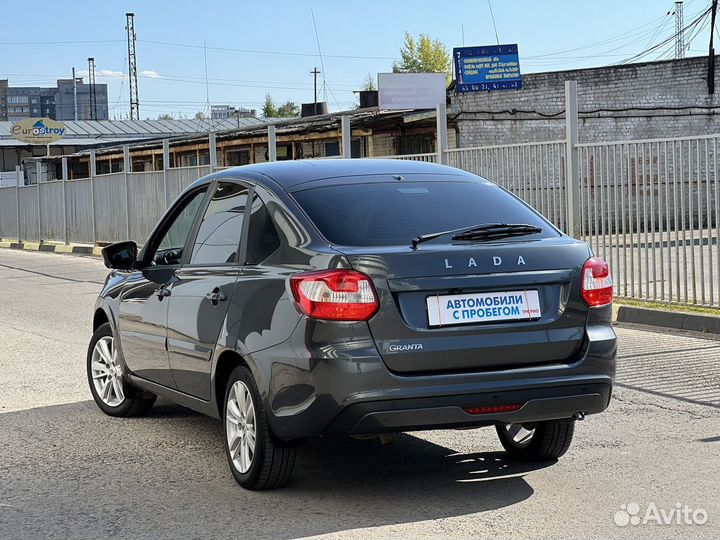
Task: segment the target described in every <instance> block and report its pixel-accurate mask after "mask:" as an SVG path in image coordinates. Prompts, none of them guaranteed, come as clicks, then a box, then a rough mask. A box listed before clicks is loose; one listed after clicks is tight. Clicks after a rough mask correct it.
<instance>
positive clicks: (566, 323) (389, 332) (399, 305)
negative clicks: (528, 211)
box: [340, 237, 589, 373]
mask: <svg viewBox="0 0 720 540" xmlns="http://www.w3.org/2000/svg"><path fill="white" fill-rule="evenodd" d="M340 249H341V250H342V251H343V252H344V253H345V254H346V256H347V257H348V259H349V260H350V263H351V265H352V267H353V268H354V269H355V270H358V271H360V272H364V273H365V274H367V275H368V276H370V277H371V279H372V281H373V284H374V286H375V288H376V290H377V292H378V297H379V302H380V308H379V310H378V313H377V314H376V315H375V316H374V317H373V318H372V319H370V321H369V325H370V330H371V332H372V335H373V337H374V339H375V341H376V344H377V346H378V349H379V351H380V353H381V355H382V358H383V360H384V362H385V364H386V365H387V367H388V368H389V369H390V370H392V371H395V372H399V373H427V372H448V371H465V370H472V371H477V370H502V369H512V368H517V367H523V366H531V365H543V364H549V363H564V362H568V361H571V360H572V358H573V356H574V355H575V354H577V351H578V350H579V348H580V347H581V346H582V342H583V338H584V331H585V320H586V317H587V309H588V308H587V306H586V305H585V304H584V303H583V302H582V300H581V299H580V295H579V287H580V283H579V281H580V280H579V275H580V273H581V269H582V265H583V263H584V262H585V261H586V260H587V258H588V257H589V250H588V248H587V245H586V244H584V243H582V242H578V241H575V240H573V239H571V238H568V237H557V238H550V239H543V240H532V241H528V240H519V239H514V240H511V241H506V242H492V243H487V242H481V243H462V244H459V243H432V244H431V243H428V244H423V245H422V246H421V247H419V249H417V250H412V249H410V248H409V247H404V246H395V247H378V246H375V247H372V248H370V247H368V248H340ZM473 310H474V312H473ZM488 310H489V311H488Z"/></svg>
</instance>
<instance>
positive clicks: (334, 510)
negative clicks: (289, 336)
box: [0, 402, 551, 538]
mask: <svg viewBox="0 0 720 540" xmlns="http://www.w3.org/2000/svg"><path fill="white" fill-rule="evenodd" d="M0 430H2V432H4V433H12V435H11V436H10V437H8V438H6V439H5V440H4V441H2V442H0V461H1V462H2V463H3V467H2V468H0V481H2V483H3V484H4V485H5V486H6V487H5V488H4V493H2V494H1V495H0V503H1V504H0V506H2V505H4V506H3V507H2V508H0V512H2V514H1V515H0V521H4V522H5V524H6V528H5V531H6V532H11V533H12V534H9V535H8V537H9V538H13V537H17V538H20V537H29V536H35V535H36V534H38V533H41V532H42V531H43V530H47V529H43V527H44V526H45V527H46V525H43V524H44V523H52V527H53V531H54V532H55V534H57V535H58V536H61V537H67V536H73V537H78V538H85V537H87V538H91V537H102V536H107V535H109V534H114V533H118V532H121V533H122V534H124V535H126V536H130V537H153V538H161V537H173V538H179V537H212V538H223V537H230V536H233V535H234V534H235V533H236V532H237V531H236V530H234V529H233V528H232V527H231V526H230V525H231V524H232V523H235V522H242V523H243V527H242V532H243V534H242V536H244V537H249V535H251V534H257V535H260V536H261V537H263V538H268V537H271V538H280V537H282V538H287V537H299V536H309V535H314V534H324V533H335V532H339V531H344V530H349V529H358V528H365V527H378V526H383V525H395V524H403V523H410V522H422V521H426V520H436V519H442V518H448V517H455V516H464V515H468V514H475V513H481V512H487V511H491V510H495V509H498V508H503V507H506V506H509V505H513V504H516V503H519V502H521V501H523V500H525V499H527V498H528V497H530V496H531V495H532V494H533V489H532V487H531V486H530V485H529V484H528V482H526V480H525V479H524V475H526V474H527V473H530V472H531V471H533V470H537V469H539V468H542V467H545V466H547V465H550V464H551V463H544V464H525V463H514V462H511V461H508V460H507V459H506V458H505V456H504V454H502V453H500V452H497V451H483V447H482V446H483V445H482V444H478V449H477V451H472V452H467V451H465V452H463V451H458V449H456V448H451V447H448V446H444V445H443V444H442V443H441V442H440V441H442V440H443V434H442V432H435V433H434V434H433V438H434V440H435V441H436V442H430V441H428V440H425V439H424V438H421V437H419V436H414V435H410V434H397V435H395V436H394V440H393V442H392V443H391V444H389V445H385V446H383V445H381V444H380V442H379V440H377V439H372V440H356V439H351V438H345V437H343V438H332V439H319V440H311V441H309V442H308V444H307V445H305V446H304V447H302V448H301V449H300V452H299V454H298V462H297V466H296V470H295V475H294V477H293V479H292V480H291V482H290V484H289V485H288V486H286V487H285V488H283V489H278V490H272V491H265V492H250V491H245V490H243V489H241V488H240V487H239V486H237V485H236V484H235V482H234V480H233V478H232V476H231V474H230V472H229V470H228V464H227V461H226V458H225V454H224V451H223V447H222V432H221V424H220V422H219V421H218V420H215V419H211V418H207V417H205V416H202V415H199V414H196V413H194V412H192V411H189V410H188V409H185V408H183V407H180V406H177V405H174V404H169V403H168V402H159V403H158V404H157V405H156V406H155V407H154V408H153V409H152V410H151V411H150V413H149V415H148V416H146V417H144V418H136V419H116V418H110V417H108V416H105V415H104V414H102V413H101V412H100V411H99V410H98V409H97V408H96V407H95V405H94V404H93V403H92V402H80V403H72V404H67V405H58V406H53V407H45V408H40V409H31V410H27V411H20V412H13V413H5V414H1V415H0ZM466 433H467V436H468V437H469V438H472V437H474V436H475V434H476V433H477V432H475V431H468V432H466ZM455 440H457V438H455ZM470 440H472V439H470ZM485 446H487V444H485ZM108 486H111V487H112V489H110V490H108ZM38 501H42V504H38ZM108 508H110V509H111V511H110V516H109V517H108ZM3 518H6V519H3ZM7 518H9V519H7Z"/></svg>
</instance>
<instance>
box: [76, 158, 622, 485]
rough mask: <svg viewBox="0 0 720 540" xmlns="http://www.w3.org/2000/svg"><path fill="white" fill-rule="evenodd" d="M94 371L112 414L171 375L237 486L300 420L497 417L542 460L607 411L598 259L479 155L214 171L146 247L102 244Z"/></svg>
mask: <svg viewBox="0 0 720 540" xmlns="http://www.w3.org/2000/svg"><path fill="white" fill-rule="evenodd" d="M103 256H104V259H105V264H106V265H107V266H108V267H110V268H112V269H113V271H112V272H111V273H110V275H109V276H108V278H107V281H106V283H105V286H104V287H103V290H102V292H101V294H100V297H99V298H98V301H97V305H96V310H95V314H94V322H93V330H94V335H93V338H92V341H91V342H90V347H89V351H88V357H87V374H88V380H89V382H90V389H91V391H92V394H93V397H94V398H95V401H96V402H97V404H98V406H99V407H100V408H101V409H102V410H103V411H104V412H106V413H107V414H110V415H113V416H133V415H139V414H142V413H143V412H145V411H147V409H148V408H149V407H151V406H152V404H153V402H154V401H155V398H156V396H158V395H160V396H164V397H166V398H169V399H171V400H173V401H175V402H177V403H179V404H182V405H184V406H187V407H190V408H191V409H194V410H196V411H199V412H201V413H204V414H207V415H210V416H213V417H217V418H220V419H222V421H223V425H224V433H225V447H226V450H227V456H228V461H229V463H230V469H231V471H232V473H233V475H234V477H235V478H236V480H237V481H238V482H239V483H240V484H241V485H242V486H244V487H246V488H249V489H264V488H272V487H278V486H281V485H283V484H285V483H286V482H287V481H288V479H289V478H290V475H291V472H292V469H293V465H294V462H295V455H296V451H297V448H298V447H299V446H300V445H301V443H302V441H303V440H304V439H306V438H308V437H319V436H330V435H368V434H376V433H385V432H396V431H411V430H422V429H438V428H443V429H446V428H468V427H479V426H495V427H496V429H497V432H498V435H499V437H500V441H501V442H502V444H503V446H504V447H505V449H506V450H507V451H508V453H509V454H510V456H512V457H514V458H518V459H531V460H548V459H554V458H557V457H559V456H561V455H562V454H563V453H564V452H565V451H566V450H567V449H568V446H569V445H570V442H571V439H572V436H573V431H574V425H575V421H576V420H578V419H581V418H582V417H583V416H584V415H586V414H591V413H599V412H601V411H603V410H604V409H605V408H606V407H607V406H608V403H609V401H610V394H611V390H612V384H613V377H614V374H615V356H616V337H615V333H614V332H613V329H612V326H611V322H610V320H611V302H612V279H611V277H610V271H609V269H608V266H607V264H606V263H605V262H604V261H602V260H601V259H598V258H596V257H594V256H593V253H592V252H591V250H590V248H589V247H588V246H587V244H585V243H584V242H581V241H578V240H575V239H573V238H570V237H568V236H566V235H565V234H563V233H562V232H560V231H558V230H557V229H556V228H555V227H554V226H553V225H552V224H550V223H549V222H548V221H547V220H545V219H544V218H543V217H542V216H541V215H539V214H538V213H537V212H536V211H535V210H533V209H532V208H530V207H529V206H527V205H526V204H525V203H523V202H522V201H521V200H519V199H518V198H516V197H515V196H513V195H512V194H510V193H508V192H507V191H505V190H503V189H502V188H500V187H498V186H497V185H495V184H493V183H492V182H489V181H487V180H485V179H483V178H480V177H478V176H475V175H473V174H470V173H467V172H464V171H461V170H458V169H454V168H449V167H444V166H439V165H433V164H429V163H417V162H408V161H396V160H326V161H294V162H284V163H267V164H262V165H251V166H246V167H239V168H235V169H230V170H226V171H223V172H219V173H215V174H211V175H209V176H206V177H204V178H201V179H200V180H198V181H196V182H195V183H193V184H192V185H191V186H190V187H188V188H187V189H186V190H185V191H184V192H183V194H182V195H181V196H180V197H178V199H177V200H176V201H175V202H174V203H173V204H172V206H171V207H170V208H169V209H168V211H167V212H166V213H165V215H164V216H163V218H162V219H161V220H160V222H159V223H158V225H157V226H156V228H155V230H154V231H153V232H152V234H151V235H150V237H149V238H148V239H147V241H146V242H145V244H144V246H143V248H142V249H141V250H140V251H139V252H138V249H137V246H136V245H135V243H134V242H122V243H119V244H114V245H112V246H109V247H107V248H105V249H104V251H103Z"/></svg>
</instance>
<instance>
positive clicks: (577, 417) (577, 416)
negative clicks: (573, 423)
mask: <svg viewBox="0 0 720 540" xmlns="http://www.w3.org/2000/svg"><path fill="white" fill-rule="evenodd" d="M573 420H577V421H579V422H582V421H583V420H585V413H584V412H582V411H580V412H576V413H575V414H574V415H573Z"/></svg>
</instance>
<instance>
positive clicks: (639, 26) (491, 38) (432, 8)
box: [0, 0, 720, 118]
mask: <svg viewBox="0 0 720 540" xmlns="http://www.w3.org/2000/svg"><path fill="white" fill-rule="evenodd" d="M709 4H710V1H709V0H685V2H684V13H685V24H686V25H687V24H688V23H690V22H691V21H692V20H693V19H694V18H695V17H696V16H697V15H698V14H700V13H702V12H703V11H704V10H705V9H706V8H707V7H708V6H709ZM490 6H491V7H492V13H493V15H494V19H495V25H493V19H492V16H491V10H490ZM673 9H674V2H673V0H624V1H623V0H603V1H594V2H590V1H587V0H585V1H582V0H490V2H488V1H487V0H474V1H471V0H452V1H449V2H448V1H445V2H440V1H437V0H435V1H430V0H412V1H405V0H362V1H357V0H356V1H353V2H347V1H344V2H339V1H337V0H336V1H332V2H331V1H318V0H304V1H302V2H298V1H289V0H272V1H268V2H240V1H238V0H236V1H230V0H205V1H202V2H198V1H197V0H195V1H186V0H175V1H165V0H142V1H140V0H133V1H130V0H127V1H119V0H103V1H97V0H94V1H87V0H73V1H72V2H56V1H53V2H50V1H46V0H39V1H36V2H34V3H33V10H32V12H29V11H28V10H27V7H26V5H25V4H24V3H23V2H7V3H3V19H4V20H5V21H13V24H7V23H5V24H2V25H0V26H1V27H2V31H1V32H0V79H2V78H8V79H10V85H11V86H36V85H42V86H44V85H48V86H54V83H55V80H56V79H58V78H69V77H70V76H71V69H72V67H73V66H75V68H76V69H77V70H78V72H79V74H80V75H86V74H87V58H88V57H89V56H92V57H94V58H95V62H96V73H97V82H98V83H107V84H108V93H109V102H110V118H125V117H127V116H128V114H129V93H128V80H127V72H128V67H127V63H128V62H127V42H126V32H125V13H126V12H129V11H130V12H134V13H135V29H136V33H137V38H138V42H137V63H138V73H139V81H138V88H139V95H140V116H141V118H157V116H158V115H160V114H163V113H167V114H172V115H173V116H175V117H178V116H182V117H192V116H193V115H194V114H195V113H196V112H197V111H206V112H207V110H208V104H229V105H232V106H234V107H246V108H256V109H258V110H259V109H260V108H261V107H262V103H263V101H264V97H265V94H266V93H270V94H271V95H272V97H273V99H274V100H275V102H276V103H282V102H285V101H286V100H292V101H294V102H296V103H302V102H306V103H307V102H312V101H313V76H312V75H311V73H310V72H311V70H312V69H313V68H315V67H317V68H318V69H319V70H320V71H321V72H322V73H321V75H320V76H319V77H318V86H319V88H320V92H319V93H320V99H321V100H325V101H327V102H328V105H329V108H330V110H331V111H332V110H346V109H351V108H353V107H354V106H355V103H356V96H355V94H353V90H358V89H359V88H360V86H361V84H362V81H363V79H365V77H366V76H367V74H368V73H370V74H372V75H373V76H376V74H377V73H378V72H389V71H391V70H392V64H393V59H396V58H398V56H399V50H400V48H401V46H402V44H403V36H404V33H405V32H406V31H407V32H410V33H411V34H413V35H415V36H417V35H418V34H420V33H425V34H428V35H430V36H431V37H432V38H437V39H439V40H440V41H442V42H443V43H444V44H445V45H446V46H447V48H448V50H449V51H452V48H453V47H459V46H462V45H463V44H464V45H466V46H475V45H493V44H496V43H497V40H498V39H499V42H500V43H517V44H518V48H519V53H520V69H521V71H522V72H523V73H531V72H538V71H558V70H565V69H573V68H582V67H592V66H603V65H609V64H613V63H618V62H622V61H625V60H628V59H630V58H632V57H633V56H635V55H636V54H638V53H641V52H643V51H646V50H647V49H649V48H651V47H652V46H653V45H656V44H659V43H661V42H663V41H664V40H666V39H668V38H671V36H673V35H674V33H675V32H674V17H673V16H672V14H670V15H668V12H672V11H673ZM313 19H314V20H313ZM697 30H698V31H697V32H692V34H693V36H694V37H693V39H692V40H691V41H690V42H689V43H688V44H687V49H688V50H687V53H686V55H687V56H699V55H706V54H707V50H708V40H709V17H708V18H706V23H705V27H704V28H701V27H700V25H698V28H697ZM496 32H497V35H496ZM688 37H691V36H689V35H686V41H688ZM716 40H717V41H716V42H717V43H718V49H720V39H718V34H717V33H716ZM673 54H674V44H673V42H672V41H670V42H669V43H668V44H667V45H664V46H662V47H660V48H658V49H657V50H655V51H653V52H652V53H650V54H648V55H646V56H643V57H641V58H640V59H639V61H646V60H656V59H660V58H672V57H673Z"/></svg>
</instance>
